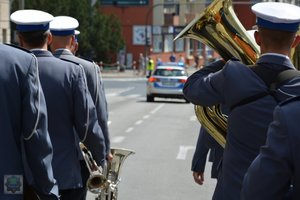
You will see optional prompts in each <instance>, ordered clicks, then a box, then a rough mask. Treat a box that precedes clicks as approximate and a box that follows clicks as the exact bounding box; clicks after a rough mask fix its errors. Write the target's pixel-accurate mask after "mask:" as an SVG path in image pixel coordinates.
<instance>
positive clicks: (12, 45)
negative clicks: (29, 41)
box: [5, 43, 32, 53]
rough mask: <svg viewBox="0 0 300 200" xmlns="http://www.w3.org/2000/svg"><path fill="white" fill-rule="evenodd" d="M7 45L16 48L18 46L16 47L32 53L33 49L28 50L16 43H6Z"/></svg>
mask: <svg viewBox="0 0 300 200" xmlns="http://www.w3.org/2000/svg"><path fill="white" fill-rule="evenodd" d="M5 45H7V46H10V47H14V48H16V49H20V50H22V51H25V52H27V53H32V52H31V51H29V50H27V49H24V48H23V47H20V46H18V45H15V44H8V43H5Z"/></svg>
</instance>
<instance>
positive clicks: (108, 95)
mask: <svg viewBox="0 0 300 200" xmlns="http://www.w3.org/2000/svg"><path fill="white" fill-rule="evenodd" d="M133 89H134V87H128V88H125V89H123V90H120V91H118V92H113V93H108V94H106V96H107V97H115V96H117V95H120V94H122V93H124V92H128V91H130V90H133Z"/></svg>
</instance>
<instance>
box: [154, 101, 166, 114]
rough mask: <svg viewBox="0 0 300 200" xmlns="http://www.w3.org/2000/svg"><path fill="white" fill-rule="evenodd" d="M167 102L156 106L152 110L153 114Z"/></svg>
mask: <svg viewBox="0 0 300 200" xmlns="http://www.w3.org/2000/svg"><path fill="white" fill-rule="evenodd" d="M164 105H165V104H164V103H163V104H160V105H159V106H157V107H156V108H154V109H153V110H152V111H150V113H151V114H155V113H156V112H157V111H158V110H159V109H161V108H162V107H163V106H164Z"/></svg>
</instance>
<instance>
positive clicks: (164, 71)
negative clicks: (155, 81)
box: [154, 69, 186, 76]
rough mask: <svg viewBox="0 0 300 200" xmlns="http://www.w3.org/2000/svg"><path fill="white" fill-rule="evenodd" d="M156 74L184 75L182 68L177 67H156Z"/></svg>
mask: <svg viewBox="0 0 300 200" xmlns="http://www.w3.org/2000/svg"><path fill="white" fill-rule="evenodd" d="M154 75H156V76H186V72H185V71H184V70H178V69H156V70H155V72H154Z"/></svg>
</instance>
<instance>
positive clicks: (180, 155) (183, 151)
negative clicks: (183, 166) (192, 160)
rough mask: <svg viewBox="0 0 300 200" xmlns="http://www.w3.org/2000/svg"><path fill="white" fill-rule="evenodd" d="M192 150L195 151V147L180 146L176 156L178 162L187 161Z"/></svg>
mask: <svg viewBox="0 0 300 200" xmlns="http://www.w3.org/2000/svg"><path fill="white" fill-rule="evenodd" d="M192 149H195V147H194V146H183V145H180V146H179V151H178V154H177V156H176V159H177V160H185V159H186V155H187V153H188V151H189V150H192Z"/></svg>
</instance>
